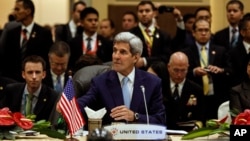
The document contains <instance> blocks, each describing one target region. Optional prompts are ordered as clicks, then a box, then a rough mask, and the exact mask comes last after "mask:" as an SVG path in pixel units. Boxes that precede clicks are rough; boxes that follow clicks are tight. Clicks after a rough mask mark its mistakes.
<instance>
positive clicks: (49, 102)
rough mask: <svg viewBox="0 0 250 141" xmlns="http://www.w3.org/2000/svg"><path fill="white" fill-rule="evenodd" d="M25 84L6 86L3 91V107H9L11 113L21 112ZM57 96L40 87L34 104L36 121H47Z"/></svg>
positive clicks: (46, 88) (50, 90)
mask: <svg viewBox="0 0 250 141" xmlns="http://www.w3.org/2000/svg"><path fill="white" fill-rule="evenodd" d="M24 88H25V83H14V84H9V85H7V86H6V88H5V91H4V107H9V108H10V110H11V111H12V112H21V105H22V98H23V92H24ZM57 98H58V94H57V93H56V92H55V91H54V90H53V89H51V88H49V87H48V86H46V85H42V88H41V91H40V93H39V97H38V101H37V103H36V106H35V109H34V114H35V115H36V119H35V120H36V121H39V120H41V119H45V120H48V119H49V115H50V114H51V111H52V108H53V106H54V105H55V104H56V100H57Z"/></svg>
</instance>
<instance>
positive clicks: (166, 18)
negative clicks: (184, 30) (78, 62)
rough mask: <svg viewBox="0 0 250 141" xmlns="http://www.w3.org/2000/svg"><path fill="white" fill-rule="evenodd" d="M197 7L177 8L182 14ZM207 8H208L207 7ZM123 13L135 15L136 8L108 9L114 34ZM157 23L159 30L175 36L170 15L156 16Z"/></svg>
mask: <svg viewBox="0 0 250 141" xmlns="http://www.w3.org/2000/svg"><path fill="white" fill-rule="evenodd" d="M197 8H199V6H178V9H180V10H181V12H182V14H183V15H184V14H186V13H193V12H194V11H195V10H196V9H197ZM207 8H209V7H208V6H207ZM125 11H134V12H135V13H136V6H131V5H127V6H126V5H109V7H108V17H109V18H110V19H112V20H113V21H114V23H115V26H116V32H120V31H121V29H122V28H121V24H122V14H123V13H124V12H125ZM157 22H158V24H159V26H160V28H161V29H162V30H164V31H166V32H168V33H169V34H170V35H171V37H173V36H174V35H175V32H176V22H175V19H174V18H173V15H172V14H171V13H164V14H160V15H159V16H158V19H157Z"/></svg>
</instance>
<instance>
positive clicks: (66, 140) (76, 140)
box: [64, 137, 79, 141]
mask: <svg viewBox="0 0 250 141" xmlns="http://www.w3.org/2000/svg"><path fill="white" fill-rule="evenodd" d="M64 141H79V140H78V139H76V138H72V137H71V138H67V139H65V140H64Z"/></svg>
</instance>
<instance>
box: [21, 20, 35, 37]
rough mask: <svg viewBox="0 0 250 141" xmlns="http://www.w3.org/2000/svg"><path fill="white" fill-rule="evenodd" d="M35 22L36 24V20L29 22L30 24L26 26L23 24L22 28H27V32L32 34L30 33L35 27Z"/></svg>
mask: <svg viewBox="0 0 250 141" xmlns="http://www.w3.org/2000/svg"><path fill="white" fill-rule="evenodd" d="M34 24H35V23H34V21H32V23H31V24H29V25H28V26H26V27H25V26H24V25H22V30H23V29H26V30H27V33H28V34H30V33H31V32H32V29H33V27H34Z"/></svg>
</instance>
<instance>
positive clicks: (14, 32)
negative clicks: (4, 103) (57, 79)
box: [1, 0, 53, 81]
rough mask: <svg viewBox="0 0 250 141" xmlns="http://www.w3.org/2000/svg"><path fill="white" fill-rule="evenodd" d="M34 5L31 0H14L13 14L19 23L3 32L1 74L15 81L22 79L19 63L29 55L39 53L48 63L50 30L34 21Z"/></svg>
mask: <svg viewBox="0 0 250 141" xmlns="http://www.w3.org/2000/svg"><path fill="white" fill-rule="evenodd" d="M34 13H35V6H34V4H33V2H32V1H31V0H16V2H15V7H14V13H13V14H14V16H15V19H16V21H17V22H20V23H21V25H18V26H16V27H15V28H12V29H10V30H8V31H7V32H6V34H5V37H3V38H4V39H5V43H4V45H3V46H2V47H1V48H2V51H3V53H2V54H3V57H2V58H3V60H4V61H3V62H2V66H1V68H2V70H3V71H2V74H3V76H5V77H10V78H12V79H15V80H17V81H23V79H22V76H21V73H20V72H21V64H22V61H23V59H24V58H25V57H27V56H29V55H39V56H41V57H42V58H43V59H44V60H45V61H46V63H48V52H49V48H50V46H51V45H52V43H53V41H52V35H51V32H50V31H49V30H47V29H45V28H43V27H41V26H40V25H38V24H36V23H35V22H34Z"/></svg>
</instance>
